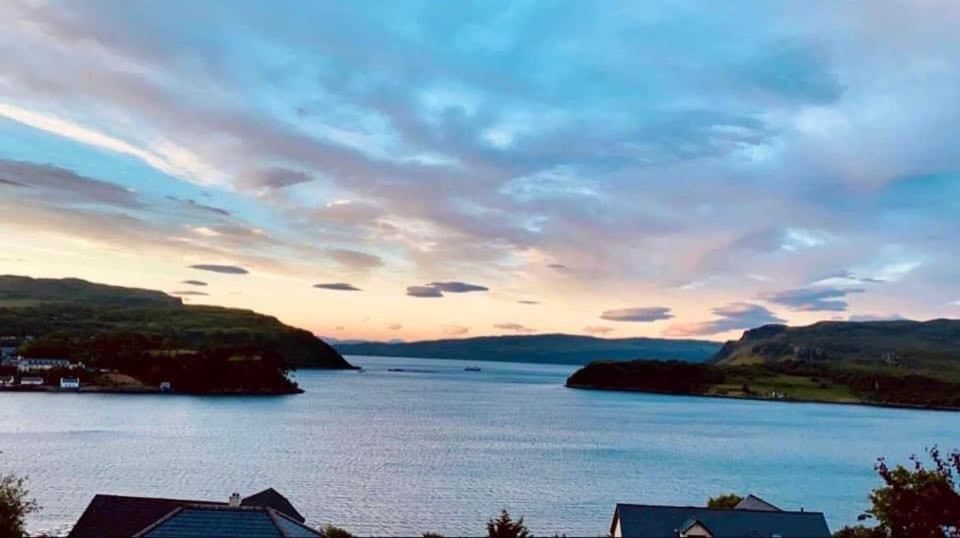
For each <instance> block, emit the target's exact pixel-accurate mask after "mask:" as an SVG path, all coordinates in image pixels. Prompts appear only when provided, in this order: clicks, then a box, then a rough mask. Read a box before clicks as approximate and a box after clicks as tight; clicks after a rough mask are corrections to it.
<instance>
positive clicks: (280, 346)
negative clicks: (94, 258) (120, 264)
mask: <svg viewBox="0 0 960 538" xmlns="http://www.w3.org/2000/svg"><path fill="white" fill-rule="evenodd" d="M0 336H13V337H18V338H21V339H22V337H26V336H32V337H34V338H33V339H32V340H30V341H27V342H24V343H23V344H22V345H21V347H20V352H21V353H22V354H24V355H27V356H34V357H68V358H71V359H76V360H79V361H82V362H84V363H85V364H87V365H89V366H96V367H99V368H102V369H112V370H116V371H119V372H120V373H123V374H126V375H130V376H133V377H134V378H136V379H137V380H139V381H141V382H144V383H154V384H155V383H157V382H159V380H161V379H162V380H170V379H175V380H178V381H179V386H180V387H189V388H190V389H191V391H192V392H206V391H231V390H238V391H240V390H252V391H266V392H270V391H273V390H278V391H279V390H281V389H284V387H286V388H289V386H288V385H292V384H291V383H289V381H287V379H286V376H285V373H286V371H287V370H288V369H291V368H351V366H350V364H349V363H347V361H346V360H344V359H343V357H342V356H341V355H340V354H339V353H337V352H336V350H334V349H333V348H331V347H330V346H329V345H327V344H326V343H325V342H323V341H322V340H320V339H319V338H317V337H315V336H314V335H313V334H311V333H310V332H308V331H305V330H302V329H297V328H294V327H290V326H288V325H284V324H283V323H281V322H280V321H279V320H277V319H276V318H274V317H271V316H265V315H262V314H258V313H256V312H253V311H250V310H241V309H234V308H222V307H215V306H195V305H185V304H183V303H182V301H181V300H180V299H178V298H176V297H171V296H169V295H166V294H164V293H162V292H158V291H152V290H142V289H132V288H120V287H115V286H106V285H102V284H95V283H91V282H86V281H83V280H78V279H63V280H57V279H33V278H27V277H20V276H0Z"/></svg>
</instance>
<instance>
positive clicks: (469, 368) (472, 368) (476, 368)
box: [463, 366, 480, 372]
mask: <svg viewBox="0 0 960 538" xmlns="http://www.w3.org/2000/svg"><path fill="white" fill-rule="evenodd" d="M463 371H464V372H479V371H480V367H479V366H467V367H466V368H464V369H463Z"/></svg>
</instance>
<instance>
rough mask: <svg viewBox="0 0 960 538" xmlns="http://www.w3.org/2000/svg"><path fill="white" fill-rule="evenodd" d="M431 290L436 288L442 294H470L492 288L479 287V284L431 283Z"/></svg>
mask: <svg viewBox="0 0 960 538" xmlns="http://www.w3.org/2000/svg"><path fill="white" fill-rule="evenodd" d="M428 286H430V287H431V288H436V289H438V290H440V291H442V292H446V293H469V292H472V291H488V290H489V289H490V288H487V287H486V286H478V285H477V284H469V283H467V282H456V281H454V282H431V283H430V284H428Z"/></svg>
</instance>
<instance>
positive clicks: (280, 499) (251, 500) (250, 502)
mask: <svg viewBox="0 0 960 538" xmlns="http://www.w3.org/2000/svg"><path fill="white" fill-rule="evenodd" d="M240 505H241V506H269V507H271V508H273V509H275V510H277V511H279V512H282V513H284V514H286V515H288V516H290V517H292V518H293V519H296V520H297V521H299V522H300V523H303V522H304V521H306V520H307V518H305V517H303V516H302V515H300V512H297V509H296V508H294V507H293V504H291V503H290V501H289V500H287V498H286V497H284V496H283V495H280V492H278V491H277V490H275V489H273V488H267V489H265V490H263V491H261V492H259V493H254V494H253V495H251V496H249V497H246V498H245V499H243V500H242V501H240Z"/></svg>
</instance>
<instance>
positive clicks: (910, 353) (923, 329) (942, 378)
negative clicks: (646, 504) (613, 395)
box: [567, 319, 960, 409]
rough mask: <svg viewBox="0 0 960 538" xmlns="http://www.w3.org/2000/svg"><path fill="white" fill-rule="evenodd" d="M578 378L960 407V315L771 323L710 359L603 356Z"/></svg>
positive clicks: (657, 388) (667, 389) (580, 381)
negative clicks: (954, 317) (685, 360)
mask: <svg viewBox="0 0 960 538" xmlns="http://www.w3.org/2000/svg"><path fill="white" fill-rule="evenodd" d="M567 385H568V386H570V387H575V388H591V389H616V390H636V391H643V392H660V393H669V394H696V395H706V396H726V397H735V398H752V399H774V400H792V401H816V402H835V403H869V404H879V405H903V406H916V407H935V408H947V409H957V408H960V321H957V320H944V319H939V320H933V321H927V322H916V321H885V322H821V323H817V324H814V325H810V326H807V327H787V326H784V325H766V326H763V327H759V328H757V329H752V330H749V331H746V332H745V333H744V335H743V337H742V338H740V340H737V341H732V342H727V343H726V344H725V345H724V346H723V348H722V349H721V350H720V351H718V352H717V354H716V355H715V356H714V357H713V358H712V359H711V360H710V361H709V362H707V363H703V364H685V363H680V362H676V361H650V360H635V361H630V362H609V361H598V362H594V363H591V364H590V365H588V366H586V367H584V368H581V369H580V370H578V371H577V372H575V373H574V374H573V375H571V376H570V378H569V379H568V380H567Z"/></svg>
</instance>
